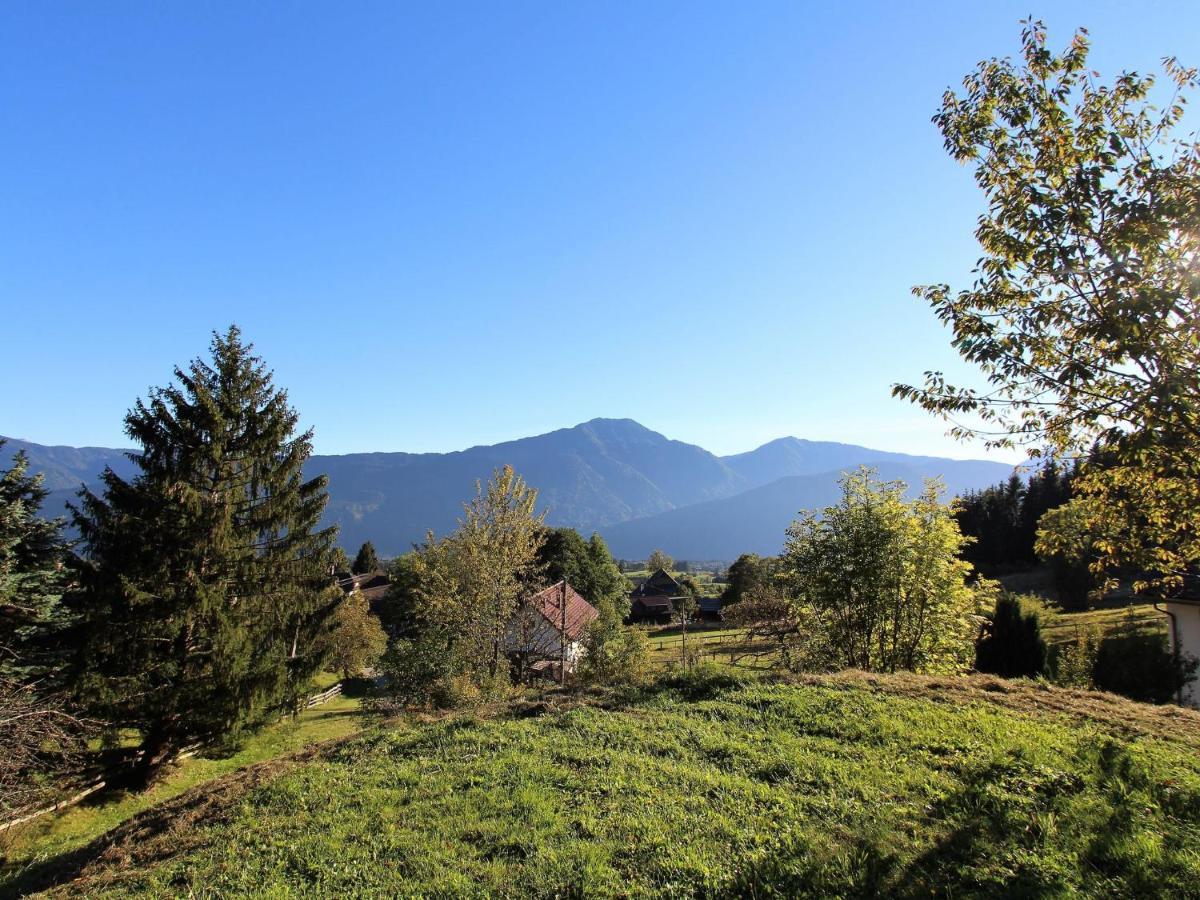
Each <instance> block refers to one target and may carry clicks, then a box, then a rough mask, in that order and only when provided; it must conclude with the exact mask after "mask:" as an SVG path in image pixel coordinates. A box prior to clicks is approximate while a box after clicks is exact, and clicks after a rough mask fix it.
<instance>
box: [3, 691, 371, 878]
mask: <svg viewBox="0 0 1200 900" xmlns="http://www.w3.org/2000/svg"><path fill="white" fill-rule="evenodd" d="M336 681H337V678H336V676H331V677H329V678H322V679H320V682H319V684H318V688H324V687H328V686H330V685H332V684H333V683H335V682H336ZM360 727H362V719H361V717H360V716H359V701H358V699H356V698H353V697H345V696H341V697H335V698H334V699H333V700H331V701H329V702H328V703H326V704H324V705H323V706H318V707H315V708H313V709H310V710H306V711H305V712H303V713H301V714H300V716H299V717H297V718H296V719H295V720H292V719H288V720H285V721H283V722H280V723H279V724H277V725H273V726H270V727H268V728H265V729H263V730H262V731H261V732H259V733H258V734H256V735H254V736H252V737H251V738H249V739H248V740H247V742H246V743H245V745H244V746H243V747H242V748H241V749H240V750H239V751H238V752H236V753H234V754H232V755H230V756H224V757H205V756H194V757H191V758H188V759H185V760H182V761H180V762H179V763H177V764H176V765H175V766H174V767H173V768H172V771H171V772H169V773H168V774H167V775H166V776H165V777H164V778H163V779H162V780H161V781H159V782H158V783H157V784H155V785H154V787H152V788H151V789H150V790H148V791H146V792H145V793H141V794H135V793H124V792H121V793H117V794H99V795H97V797H96V799H95V800H86V801H84V802H83V803H81V804H79V805H78V806H74V807H71V808H69V809H66V810H63V811H62V812H60V813H51V814H48V815H46V816H42V817H41V818H39V819H35V820H34V821H32V822H30V823H28V824H26V825H22V826H18V827H17V828H14V829H12V830H11V831H10V832H8V833H6V834H2V835H0V839H3V841H4V844H3V845H0V849H3V851H4V855H5V857H6V860H7V862H6V867H7V868H8V869H10V870H11V869H20V868H22V867H24V866H26V865H28V864H30V863H32V862H36V861H38V860H41V859H47V858H51V857H54V856H58V855H60V854H63V853H66V852H68V851H71V850H75V849H77V848H78V847H81V846H83V845H84V844H86V843H87V842H88V841H91V840H93V839H95V838H96V837H98V836H99V835H101V834H104V833H105V832H106V831H108V830H109V829H111V828H114V827H116V826H117V825H119V824H121V823H122V822H124V821H126V820H128V819H130V818H132V817H133V816H135V815H137V814H138V813H140V812H142V811H143V810H146V809H149V808H151V807H153V806H156V805H158V804H160V803H163V802H164V801H166V800H169V799H171V798H172V797H176V796H178V795H180V794H182V793H184V792H185V791H187V790H189V789H191V788H193V787H195V786H196V785H199V784H203V783H204V782H207V781H211V780H212V779H214V778H217V777H220V776H222V775H225V774H228V773H229V772H233V771H235V770H237V769H241V768H244V767H245V766H249V765H252V764H254V763H258V762H262V761H263V760H269V759H275V758H277V757H281V756H285V755H287V754H289V753H294V752H295V751H297V750H299V749H301V748H303V747H307V746H309V745H311V744H314V743H318V742H321V741H327V740H332V739H335V738H340V737H345V736H346V735H348V734H350V733H352V732H354V731H356V730H358V729H359V728H360Z"/></svg>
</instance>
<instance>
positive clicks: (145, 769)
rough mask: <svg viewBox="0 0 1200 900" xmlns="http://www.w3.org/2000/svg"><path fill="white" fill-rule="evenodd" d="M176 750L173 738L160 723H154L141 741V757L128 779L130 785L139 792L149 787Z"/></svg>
mask: <svg viewBox="0 0 1200 900" xmlns="http://www.w3.org/2000/svg"><path fill="white" fill-rule="evenodd" d="M178 750H179V748H178V746H177V745H176V741H175V738H174V736H173V735H171V734H170V733H169V732H168V730H167V728H166V727H165V726H164V725H163V724H162V723H155V724H154V726H153V727H151V729H150V731H149V732H147V733H146V736H145V738H143V739H142V746H141V752H142V755H141V758H140V759H139V760H138V761H137V762H136V763H135V764H134V767H133V772H132V774H131V777H130V781H131V783H132V785H133V786H134V787H135V788H137V789H140V790H144V789H145V788H148V787H150V785H152V784H153V783H154V782H155V781H156V780H157V779H158V777H159V775H160V774H161V773H162V767H163V766H164V765H165V764H166V763H168V762H170V761H171V759H173V758H174V756H175V754H176V753H177V752H178Z"/></svg>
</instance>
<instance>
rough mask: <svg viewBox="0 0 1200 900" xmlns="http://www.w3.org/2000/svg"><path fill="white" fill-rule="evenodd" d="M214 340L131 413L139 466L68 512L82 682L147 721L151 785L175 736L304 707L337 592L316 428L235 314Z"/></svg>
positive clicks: (99, 708) (94, 701)
mask: <svg viewBox="0 0 1200 900" xmlns="http://www.w3.org/2000/svg"><path fill="white" fill-rule="evenodd" d="M211 349H212V360H211V362H205V361H203V360H199V359H197V360H195V361H194V362H192V364H191V365H190V366H189V367H188V368H187V370H183V369H179V368H177V369H176V370H175V383H173V384H171V385H169V386H168V387H165V388H161V389H155V390H152V391H151V393H150V396H149V399H148V400H147V401H145V402H143V401H142V400H139V401H138V402H137V403H136V405H135V406H134V408H133V409H132V410H131V411H130V412H129V413H128V414H127V415H126V417H125V430H126V433H127V434H128V435H129V436H130V437H131V438H132V439H133V440H134V441H135V442H136V443H137V444H138V445H139V446H140V448H141V450H140V452H132V453H131V454H130V458H131V459H132V460H133V462H134V463H136V465H137V467H138V469H139V470H140V471H139V472H138V473H137V475H136V476H135V477H134V478H133V479H132V480H129V481H126V480H124V479H122V478H121V477H119V476H118V475H117V474H116V473H114V472H113V471H112V470H111V469H110V470H107V471H106V472H105V473H104V476H103V480H104V491H103V496H97V495H95V494H93V493H91V492H89V491H86V490H84V491H83V492H81V504H80V507H79V508H78V509H76V510H75V511H74V512H75V522H76V525H77V527H78V528H79V532H80V535H81V537H82V539H83V547H84V551H85V552H84V555H83V556H82V557H81V558H79V559H78V560H77V566H78V570H79V571H78V575H79V579H78V580H79V584H80V590H79V591H78V592H77V593H76V595H75V597H74V601H75V603H76V604H77V607H78V610H79V613H80V614H81V615H82V617H83V618H84V621H85V627H84V634H85V635H86V638H85V643H84V645H83V648H82V651H81V654H80V658H79V675H78V679H77V687H78V692H79V694H80V696H81V698H82V699H83V700H84V701H85V702H86V703H87V704H88V705H89V706H90V707H91V708H92V709H93V710H94V711H95V712H96V713H97V714H98V715H99V716H101V717H103V718H104V719H105V721H107V722H109V723H111V725H113V726H120V727H132V728H135V729H137V730H138V731H139V733H140V734H141V736H142V749H143V750H144V751H145V752H144V754H143V756H142V761H141V763H140V768H139V772H138V774H139V775H140V777H141V780H143V781H147V782H148V781H149V780H151V779H152V778H153V777H154V774H155V772H156V771H157V769H158V767H159V766H160V765H161V764H162V763H163V762H165V761H167V760H169V759H170V758H171V757H172V756H173V755H174V754H175V753H176V752H178V750H179V749H180V748H181V747H184V746H185V745H187V744H189V743H191V742H193V741H198V740H199V741H208V740H218V739H227V740H231V741H232V740H236V738H237V736H238V734H239V733H241V732H242V731H244V730H245V729H247V728H251V727H254V726H256V725H258V724H261V723H262V722H263V721H265V720H266V719H267V718H268V717H269V716H271V715H272V714H274V713H277V712H278V711H280V710H283V709H287V708H289V707H292V708H294V704H295V703H296V701H297V699H298V697H299V696H300V695H301V692H303V691H304V690H305V688H306V687H307V684H308V682H309V680H310V679H311V676H312V675H313V674H315V672H316V671H318V670H319V668H320V665H321V663H322V659H321V651H320V649H319V647H320V642H319V641H318V640H316V638H317V637H318V635H319V633H320V631H321V629H322V627H323V626H324V625H325V623H326V620H327V619H328V617H329V616H330V615H331V614H332V612H333V610H334V609H335V608H336V606H337V604H338V602H339V600H340V597H341V592H340V591H339V590H338V589H337V588H336V587H333V586H331V585H330V579H329V576H328V572H329V565H330V552H331V544H332V540H333V538H334V534H335V532H334V529H324V530H319V529H318V528H317V523H318V520H319V519H320V517H321V513H322V511H323V510H324V507H325V501H326V492H325V484H326V480H325V478H324V477H319V478H314V479H310V480H307V481H306V480H305V479H304V477H303V474H302V471H301V470H302V466H303V464H304V461H305V460H306V459H307V458H308V456H309V454H310V453H311V436H312V433H311V431H308V432H304V433H302V434H296V423H297V419H298V417H297V414H296V412H295V410H294V409H292V408H291V407H290V406H289V405H288V401H287V394H286V393H285V392H284V391H283V390H280V389H278V388H276V387H275V386H274V385H273V383H272V375H271V373H270V372H269V371H268V370H267V369H266V367H265V366H264V364H263V362H262V360H261V359H260V358H259V357H257V356H255V355H253V353H252V347H251V345H249V344H246V343H244V342H243V340H242V336H241V334H240V332H239V331H238V329H237V327H236V326H231V327H230V329H229V330H228V331H227V332H226V333H225V334H224V335H218V334H214V336H213V341H212V347H211Z"/></svg>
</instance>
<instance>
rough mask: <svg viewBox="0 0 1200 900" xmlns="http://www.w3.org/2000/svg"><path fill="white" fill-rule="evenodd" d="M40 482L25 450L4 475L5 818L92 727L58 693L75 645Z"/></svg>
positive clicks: (54, 523) (40, 792)
mask: <svg viewBox="0 0 1200 900" xmlns="http://www.w3.org/2000/svg"><path fill="white" fill-rule="evenodd" d="M3 448H4V442H3V441H0V450H3ZM42 480H43V479H42V476H40V475H31V474H30V472H29V461H28V459H27V458H26V456H25V454H24V453H23V452H22V453H17V454H16V456H15V457H14V459H13V461H12V464H11V465H10V467H9V468H8V469H6V470H4V471H0V819H8V818H9V817H10V816H12V815H14V814H17V813H20V812H22V811H25V810H28V809H29V808H31V807H33V806H36V805H37V804H39V803H42V802H44V801H45V800H46V799H47V797H48V796H49V795H50V794H52V793H53V790H54V788H55V786H56V784H57V782H58V780H59V779H60V778H62V777H63V776H64V775H66V774H68V773H69V771H70V770H71V768H72V767H73V763H74V760H75V756H76V754H77V753H78V752H79V751H80V750H81V749H82V746H83V737H84V736H85V734H86V730H87V729H86V727H85V723H83V722H81V721H80V719H79V718H78V717H76V716H75V715H74V714H73V713H72V712H71V710H70V709H69V708H68V707H67V706H66V704H65V703H64V699H63V697H62V696H61V695H60V693H59V691H58V688H59V687H60V678H61V672H62V666H63V663H64V656H65V654H66V652H67V651H68V649H69V646H70V642H69V640H68V633H69V626H70V616H69V614H68V613H67V611H66V609H65V608H64V606H63V604H62V603H61V598H62V592H63V587H64V578H63V571H62V563H63V556H64V554H65V552H66V547H65V545H64V543H63V540H62V536H61V530H62V521H61V520H47V519H43V518H41V516H40V511H41V507H42V503H43V502H44V501H45V498H46V491H45V489H44V488H43V486H42Z"/></svg>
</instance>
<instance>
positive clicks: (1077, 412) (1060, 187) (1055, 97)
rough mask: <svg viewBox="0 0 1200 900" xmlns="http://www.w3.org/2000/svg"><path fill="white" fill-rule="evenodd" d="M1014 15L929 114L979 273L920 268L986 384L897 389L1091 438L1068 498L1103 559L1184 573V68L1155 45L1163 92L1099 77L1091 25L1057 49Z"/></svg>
mask: <svg viewBox="0 0 1200 900" xmlns="http://www.w3.org/2000/svg"><path fill="white" fill-rule="evenodd" d="M1024 25H1025V27H1024V29H1023V31H1022V61H1021V62H1020V63H1015V62H1013V61H1012V60H1010V59H991V60H987V61H985V62H982V63H981V64H980V65H979V67H978V68H977V70H976V71H974V72H972V73H971V74H969V75H968V76H967V77H966V78H965V79H964V82H963V92H962V93H961V94H956V93H954V92H952V91H947V92H946V94H945V96H944V98H943V102H942V108H941V110H940V111H939V112H938V113H937V114H936V115H935V116H934V119H933V121H934V122H935V124H937V126H938V128H939V129H940V130H941V132H942V134H943V136H944V138H945V146H946V149H947V151H948V152H949V153H950V155H951V156H953V157H954V158H955V159H956V160H958V161H960V162H963V163H968V164H971V165H972V166H973V167H974V174H975V180H976V182H977V184H978V185H979V187H980V188H981V190H982V191H983V193H984V196H985V197H986V199H987V204H988V206H987V211H986V212H985V213H984V214H983V215H982V216H981V217H980V219H979V225H978V228H977V229H976V232H975V235H976V237H977V239H978V240H979V243H980V246H981V248H982V250H983V256H982V257H981V259H980V260H979V262H978V264H977V266H976V268H975V276H976V277H975V281H974V283H973V284H972V285H971V286H970V287H969V288H967V289H965V290H960V291H957V292H953V291H951V289H950V287H949V285H946V284H932V285H925V286H919V287H917V288H914V293H915V294H916V295H917V296H919V297H921V298H922V299H924V300H925V301H926V302H928V303H929V304H930V306H932V307H933V309H934V310H935V311H936V313H937V315H938V317H939V318H940V319H941V320H942V321H943V322H944V323H945V324H947V325H948V326H949V327H950V329H951V331H952V334H953V338H952V343H953V346H954V347H955V349H957V350H958V352H959V353H960V355H961V356H962V357H963V358H964V359H965V360H967V361H968V362H971V363H974V364H975V365H976V366H977V367H978V368H979V370H980V372H981V373H982V374H983V376H984V379H985V382H986V385H987V386H986V387H984V388H979V389H976V388H970V387H961V386H955V385H952V384H950V383H948V382H947V381H946V379H945V377H944V375H943V374H942V373H940V372H927V373H926V375H925V381H924V385H923V386H920V387H917V386H913V385H909V384H898V385H895V386H894V387H893V394H894V395H896V396H898V397H902V398H905V399H908V400H911V401H913V402H915V403H917V404H919V405H920V406H922V407H924V408H925V409H927V410H929V411H930V412H933V413H935V414H937V415H939V416H942V417H943V418H945V419H946V420H947V421H948V422H950V424H951V433H952V434H954V435H956V436H958V437H963V438H967V437H971V438H983V439H985V440H986V441H987V442H988V444H989V445H991V446H994V447H1015V446H1024V447H1026V448H1028V449H1030V450H1031V451H1032V452H1034V453H1041V452H1046V451H1049V452H1053V453H1056V454H1060V455H1066V454H1079V455H1082V454H1083V453H1084V452H1085V451H1086V450H1087V449H1088V448H1089V447H1091V446H1093V445H1098V446H1099V447H1100V448H1102V449H1103V450H1104V451H1105V452H1106V453H1107V454H1108V456H1109V459H1110V460H1111V464H1110V465H1108V466H1106V467H1105V469H1104V470H1102V471H1101V470H1098V469H1097V468H1095V467H1091V466H1088V465H1085V466H1084V469H1083V475H1082V477H1081V478H1080V480H1079V483H1078V485H1077V486H1076V487H1077V493H1078V494H1079V497H1078V499H1077V500H1076V501H1073V502H1075V503H1076V504H1078V506H1079V507H1080V509H1081V510H1082V513H1083V515H1084V517H1085V518H1086V519H1087V522H1088V527H1089V528H1091V529H1092V530H1093V531H1095V532H1097V535H1098V537H1097V540H1096V541H1095V543H1094V548H1095V550H1096V551H1097V559H1096V563H1095V565H1096V569H1097V571H1098V572H1102V571H1103V572H1112V571H1114V570H1115V569H1117V568H1119V567H1132V568H1134V569H1137V570H1140V571H1144V572H1147V573H1148V577H1147V578H1145V579H1143V583H1144V584H1148V583H1150V582H1157V583H1158V584H1159V585H1160V586H1171V585H1178V584H1179V583H1180V581H1181V579H1182V576H1183V575H1184V574H1185V573H1186V572H1187V570H1188V569H1189V567H1190V566H1192V565H1193V564H1194V563H1195V561H1196V560H1197V559H1200V462H1198V461H1200V392H1198V391H1197V384H1200V272H1198V269H1197V266H1198V261H1197V251H1198V242H1200V230H1198V229H1197V222H1200V144H1198V143H1197V142H1196V141H1195V139H1194V137H1186V138H1183V137H1178V136H1176V135H1175V133H1174V132H1175V129H1176V126H1178V125H1179V123H1180V121H1181V119H1182V117H1183V114H1184V109H1185V103H1186V100H1187V95H1188V93H1189V92H1190V91H1192V90H1194V89H1195V88H1196V86H1197V72H1196V70H1195V69H1192V68H1185V67H1183V66H1181V65H1180V64H1179V63H1178V62H1177V61H1176V60H1175V59H1173V58H1168V59H1165V60H1164V63H1163V66H1164V70H1165V73H1166V75H1167V78H1168V80H1169V81H1170V83H1171V85H1172V90H1171V92H1170V93H1169V94H1167V95H1166V101H1165V103H1163V104H1162V105H1161V106H1158V105H1155V104H1154V103H1153V102H1152V94H1153V93H1154V91H1155V79H1154V78H1153V77H1152V76H1147V75H1141V74H1138V73H1136V72H1124V73H1122V74H1121V75H1120V76H1119V77H1117V78H1116V79H1115V81H1114V82H1113V83H1112V84H1110V85H1103V84H1100V83H1099V82H1098V77H1099V76H1098V75H1097V74H1096V73H1094V72H1092V71H1091V70H1090V69H1089V68H1088V67H1087V56H1088V49H1089V44H1088V40H1087V33H1086V32H1085V31H1080V32H1079V33H1077V34H1076V35H1075V36H1074V38H1073V40H1072V41H1071V44H1070V46H1069V47H1068V48H1067V49H1066V50H1065V51H1063V52H1062V53H1060V54H1055V53H1053V52H1051V51H1050V50H1049V49H1048V48H1047V44H1046V32H1045V28H1044V26H1043V25H1042V23H1040V22H1036V21H1032V20H1031V21H1027V22H1026V23H1024ZM971 422H973V423H974V424H969V423H971ZM1062 543H1063V542H1061V541H1059V542H1056V540H1055V539H1054V537H1053V535H1052V534H1048V536H1047V538H1046V539H1045V541H1044V542H1043V545H1042V546H1043V548H1044V549H1045V550H1047V551H1055V550H1060V549H1061V544H1062Z"/></svg>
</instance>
